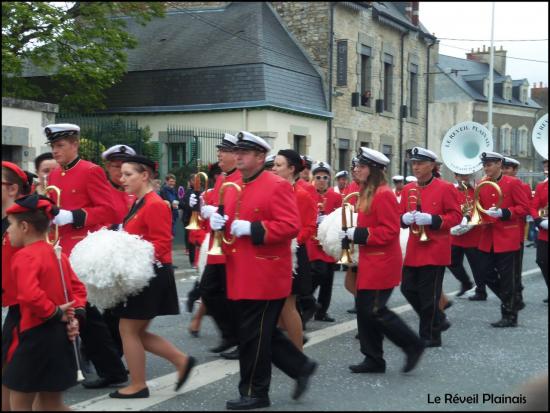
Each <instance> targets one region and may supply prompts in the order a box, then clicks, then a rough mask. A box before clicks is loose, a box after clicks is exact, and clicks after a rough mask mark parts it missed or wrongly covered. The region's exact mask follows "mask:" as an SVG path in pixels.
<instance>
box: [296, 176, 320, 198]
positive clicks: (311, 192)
mask: <svg viewBox="0 0 550 413" xmlns="http://www.w3.org/2000/svg"><path fill="white" fill-rule="evenodd" d="M296 186H298V187H299V188H301V189H303V190H304V191H306V192H307V193H308V194H309V195H310V196H311V197H312V198H313V199H317V190H316V189H315V187H314V186H313V184H312V183H310V182H306V181H304V180H303V179H298V180H297V181H296Z"/></svg>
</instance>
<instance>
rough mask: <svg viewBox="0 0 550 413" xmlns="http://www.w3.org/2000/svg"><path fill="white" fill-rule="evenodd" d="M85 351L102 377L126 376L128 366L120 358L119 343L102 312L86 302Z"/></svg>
mask: <svg viewBox="0 0 550 413" xmlns="http://www.w3.org/2000/svg"><path fill="white" fill-rule="evenodd" d="M80 338H81V339H82V342H83V343H84V351H85V353H86V356H87V357H88V359H90V360H91V361H92V363H93V364H94V367H95V369H96V371H97V374H98V375H99V376H100V377H126V367H124V364H123V363H122V360H121V359H120V355H119V350H118V349H117V345H116V344H115V341H114V340H113V337H112V336H111V333H110V332H109V328H108V327H107V324H105V321H104V320H103V317H102V316H101V313H100V312H99V310H98V309H97V307H94V306H93V305H90V304H89V303H86V322H85V323H84V326H82V327H81V329H80Z"/></svg>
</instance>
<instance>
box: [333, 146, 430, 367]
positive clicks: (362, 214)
mask: <svg viewBox="0 0 550 413" xmlns="http://www.w3.org/2000/svg"><path fill="white" fill-rule="evenodd" d="M358 158H359V162H358V164H357V165H356V166H355V171H356V174H357V177H358V179H359V181H360V183H361V189H360V196H359V202H358V203H357V205H358V208H357V212H358V217H357V227H352V228H349V229H348V230H347V231H345V232H344V231H340V238H341V239H342V240H343V239H344V237H346V236H347V237H348V238H349V239H350V240H352V241H353V242H354V243H355V244H357V245H359V263H358V273H357V284H356V285H357V297H356V303H357V326H358V328H359V340H360V343H361V353H363V354H364V355H365V360H364V361H363V362H361V363H359V364H356V365H351V366H349V368H350V370H351V371H352V372H354V373H384V372H385V371H386V362H385V360H384V357H383V354H384V352H383V349H382V341H383V338H384V336H387V337H388V338H389V339H390V340H391V341H392V342H393V343H394V344H395V345H397V346H399V347H401V349H402V350H403V351H404V352H405V354H406V356H407V361H406V364H405V366H404V368H403V372H408V371H411V370H412V369H413V368H414V367H415V366H416V364H417V363H418V360H419V359H420V356H421V355H422V353H423V352H424V342H423V341H422V340H421V339H420V338H419V337H418V336H417V335H416V334H415V333H414V332H413V331H412V330H411V329H410V328H409V327H408V326H407V324H405V323H404V322H403V321H402V320H401V319H400V318H399V316H397V314H395V313H394V312H393V311H391V310H390V309H388V307H387V306H386V304H387V302H388V300H389V298H390V296H391V293H392V291H393V289H394V287H396V286H397V285H399V282H400V281H401V271H402V262H403V260H402V256H401V247H400V245H399V231H400V225H399V215H400V214H399V205H398V203H397V200H396V198H395V196H394V194H393V193H392V190H391V189H390V188H389V186H388V185H387V181H386V175H385V172H384V170H385V168H386V166H387V165H388V164H389V163H390V160H389V159H388V158H387V157H386V156H385V155H384V154H382V153H380V152H378V151H375V150H373V149H370V148H364V147H362V148H360V149H359V153H358Z"/></svg>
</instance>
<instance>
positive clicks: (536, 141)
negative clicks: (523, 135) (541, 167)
mask: <svg viewBox="0 0 550 413" xmlns="http://www.w3.org/2000/svg"><path fill="white" fill-rule="evenodd" d="M531 139H532V142H533V146H534V147H535V150H536V151H537V152H538V154H539V155H540V156H542V157H543V158H544V159H548V113H547V114H545V115H544V116H543V117H542V118H540V119H539V120H538V121H537V123H535V127H534V128H533V134H532V135H531Z"/></svg>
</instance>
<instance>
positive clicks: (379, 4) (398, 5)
mask: <svg viewBox="0 0 550 413" xmlns="http://www.w3.org/2000/svg"><path fill="white" fill-rule="evenodd" d="M371 3H372V7H373V8H374V9H375V10H376V12H377V13H379V14H381V15H383V16H386V17H389V18H390V19H392V20H393V21H395V22H396V23H399V24H400V25H401V26H403V27H405V28H408V29H411V30H419V31H420V32H421V33H422V34H424V35H425V36H426V37H430V38H433V39H435V37H434V36H433V35H432V34H431V33H430V32H429V31H428V29H427V28H426V27H425V26H424V25H423V24H422V22H421V21H419V23H418V27H416V26H414V25H413V24H412V22H411V21H410V20H409V19H408V18H407V16H406V15H405V6H406V5H407V4H408V3H409V2H391V1H373V2H371ZM419 17H420V20H422V12H421V11H420V15H419Z"/></svg>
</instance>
